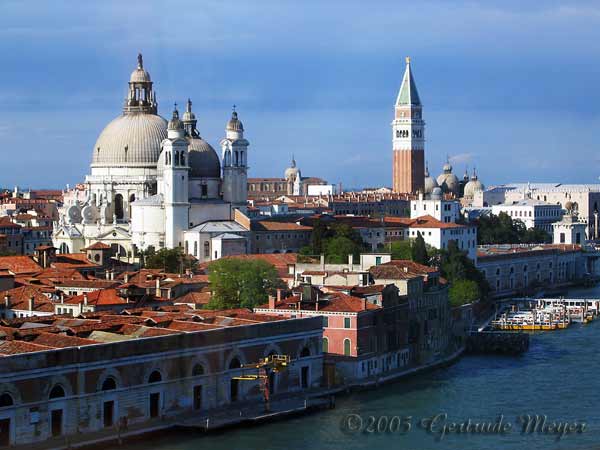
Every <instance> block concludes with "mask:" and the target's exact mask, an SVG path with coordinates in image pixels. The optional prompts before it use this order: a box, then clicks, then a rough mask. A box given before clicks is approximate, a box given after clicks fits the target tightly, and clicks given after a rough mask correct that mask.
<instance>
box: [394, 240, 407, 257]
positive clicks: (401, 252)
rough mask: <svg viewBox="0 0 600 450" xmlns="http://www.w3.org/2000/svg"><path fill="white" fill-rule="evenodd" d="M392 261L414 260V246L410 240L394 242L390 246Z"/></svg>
mask: <svg viewBox="0 0 600 450" xmlns="http://www.w3.org/2000/svg"><path fill="white" fill-rule="evenodd" d="M390 253H391V254H392V259H412V244H411V242H410V241H409V240H405V241H394V242H392V243H391V244H390Z"/></svg>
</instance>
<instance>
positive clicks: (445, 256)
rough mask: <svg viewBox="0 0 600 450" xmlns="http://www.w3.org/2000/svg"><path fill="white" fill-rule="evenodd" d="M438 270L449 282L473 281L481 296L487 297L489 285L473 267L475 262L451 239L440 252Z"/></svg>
mask: <svg viewBox="0 0 600 450" xmlns="http://www.w3.org/2000/svg"><path fill="white" fill-rule="evenodd" d="M440 272H441V274H442V276H443V277H445V278H446V279H447V280H448V281H449V282H450V284H451V285H452V284H454V283H456V282H458V281H461V280H470V281H474V282H475V283H476V284H477V286H478V288H479V293H480V296H481V297H482V298H485V297H487V294H488V292H489V286H488V283H487V280H486V279H485V277H484V276H483V274H482V273H481V272H480V271H479V270H478V269H477V267H475V264H474V263H473V261H472V260H471V259H469V257H468V256H467V254H466V252H463V251H461V250H460V249H459V248H458V245H457V244H456V241H454V240H452V241H450V242H449V243H448V249H447V250H445V251H442V252H441V254H440Z"/></svg>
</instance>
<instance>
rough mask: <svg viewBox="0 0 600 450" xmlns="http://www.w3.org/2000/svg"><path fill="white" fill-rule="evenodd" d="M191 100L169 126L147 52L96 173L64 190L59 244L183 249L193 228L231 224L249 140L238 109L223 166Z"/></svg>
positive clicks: (98, 154) (104, 142)
mask: <svg viewBox="0 0 600 450" xmlns="http://www.w3.org/2000/svg"><path fill="white" fill-rule="evenodd" d="M196 123H197V121H196V117H195V115H194V113H193V112H192V103H191V101H190V100H188V102H187V107H186V111H185V113H184V114H183V117H182V119H180V118H179V112H178V111H177V108H176V107H175V109H174V111H173V114H172V118H171V120H170V121H169V122H168V123H167V121H166V120H165V119H163V118H162V117H161V116H159V115H158V103H157V100H156V94H155V92H154V90H153V83H152V81H151V78H150V74H149V73H148V72H147V71H146V70H145V69H144V66H143V61H142V56H141V55H139V56H138V66H137V68H136V69H135V70H134V71H133V73H132V74H131V77H130V80H129V89H128V95H127V99H126V101H125V105H124V107H123V113H122V114H121V115H119V116H118V117H117V118H116V119H114V120H113V121H112V122H110V123H109V124H108V125H107V126H106V128H105V129H104V130H103V131H102V133H101V134H100V136H99V138H98V140H97V141H96V145H95V146H94V149H93V156H92V164H91V172H90V174H89V175H87V176H86V178H85V183H84V185H83V186H80V188H79V189H74V190H72V191H68V192H66V193H65V203H64V207H63V208H62V210H61V211H60V219H59V222H58V223H57V224H55V231H54V234H53V242H54V246H55V247H57V248H58V249H59V250H60V252H62V253H69V252H79V251H81V250H82V249H83V248H85V247H87V246H89V245H91V244H92V243H94V242H103V243H105V244H108V245H111V246H112V247H113V249H114V251H115V253H116V254H117V255H118V256H120V257H123V256H135V254H136V252H137V251H138V250H145V249H148V248H149V247H154V248H155V249H160V248H163V247H167V248H173V247H177V246H181V247H183V245H184V234H185V232H186V231H187V230H189V229H193V228H194V227H195V226H197V225H199V224H202V223H204V222H206V221H210V220H220V221H230V220H232V217H233V210H234V209H235V208H239V209H244V208H245V207H246V198H247V178H246V177H247V161H248V159H247V152H248V145H249V143H248V141H247V140H246V139H245V138H244V127H243V125H242V122H241V121H240V120H239V119H238V116H237V112H235V111H234V112H233V114H232V117H231V120H229V122H228V123H227V127H226V136H225V138H224V139H223V140H221V147H222V152H223V169H222V172H221V162H220V160H219V157H218V155H217V153H216V152H215V150H214V149H213V147H211V145H210V144H209V143H208V142H206V141H205V140H204V139H203V138H202V137H201V136H200V133H199V132H198V130H197V128H196Z"/></svg>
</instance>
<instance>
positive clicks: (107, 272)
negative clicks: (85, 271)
mask: <svg viewBox="0 0 600 450" xmlns="http://www.w3.org/2000/svg"><path fill="white" fill-rule="evenodd" d="M104 275H105V277H106V279H107V280H110V270H108V269H107V270H106V273H105V274H104Z"/></svg>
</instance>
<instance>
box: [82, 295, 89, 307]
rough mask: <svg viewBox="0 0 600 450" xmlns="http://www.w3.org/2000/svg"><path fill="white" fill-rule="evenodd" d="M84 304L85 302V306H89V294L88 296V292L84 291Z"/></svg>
mask: <svg viewBox="0 0 600 450" xmlns="http://www.w3.org/2000/svg"><path fill="white" fill-rule="evenodd" d="M83 304H84V305H85V306H87V304H88V296H87V292H84V293H83Z"/></svg>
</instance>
